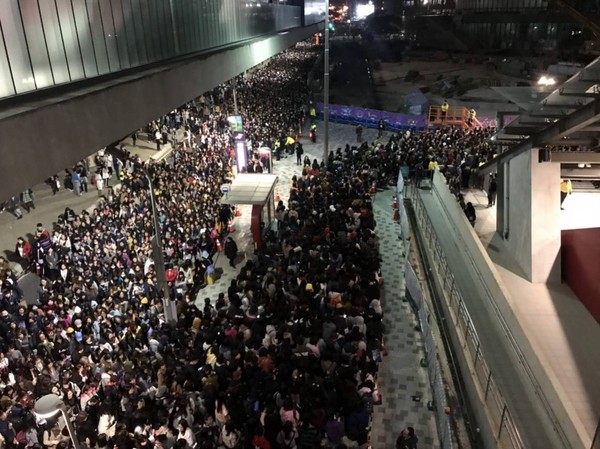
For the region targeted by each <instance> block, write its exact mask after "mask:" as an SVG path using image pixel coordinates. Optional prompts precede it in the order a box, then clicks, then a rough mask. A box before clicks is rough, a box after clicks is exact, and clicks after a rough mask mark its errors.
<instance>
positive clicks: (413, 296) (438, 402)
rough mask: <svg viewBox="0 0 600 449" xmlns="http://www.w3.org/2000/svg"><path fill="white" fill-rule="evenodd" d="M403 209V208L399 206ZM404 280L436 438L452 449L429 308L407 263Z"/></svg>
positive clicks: (443, 384) (446, 396)
mask: <svg viewBox="0 0 600 449" xmlns="http://www.w3.org/2000/svg"><path fill="white" fill-rule="evenodd" d="M400 207H403V206H400ZM404 277H405V280H406V290H407V292H408V293H409V295H410V300H411V303H412V306H413V308H414V309H415V310H416V313H417V316H418V318H419V325H420V327H421V333H422V334H423V341H424V343H425V359H424V362H425V363H424V364H425V365H427V373H428V375H429V383H430V385H431V390H432V392H433V404H432V405H433V408H434V410H435V414H436V416H435V417H436V423H437V428H438V436H439V439H440V446H441V448H442V449H453V448H454V446H455V444H454V443H455V436H454V433H453V431H452V421H451V418H450V416H449V415H448V414H446V412H445V409H446V407H447V406H448V395H447V392H446V385H445V383H444V378H443V376H442V368H441V366H440V361H439V354H438V348H437V343H436V341H435V337H434V335H433V329H432V327H431V326H430V324H429V317H430V316H431V313H430V310H429V306H428V305H427V303H426V302H425V300H424V298H423V292H422V290H421V287H420V285H419V281H418V279H417V276H416V274H415V272H414V270H413V268H412V266H411V265H410V263H408V261H407V262H406V269H405V271H404Z"/></svg>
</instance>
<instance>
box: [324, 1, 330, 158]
mask: <svg viewBox="0 0 600 449" xmlns="http://www.w3.org/2000/svg"><path fill="white" fill-rule="evenodd" d="M324 65H325V73H324V74H323V97H324V98H323V124H324V131H323V162H324V163H325V166H327V162H328V161H329V0H326V1H325V58H324Z"/></svg>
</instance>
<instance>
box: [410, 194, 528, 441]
mask: <svg viewBox="0 0 600 449" xmlns="http://www.w3.org/2000/svg"><path fill="white" fill-rule="evenodd" d="M409 193H410V199H411V202H412V206H413V209H414V212H415V218H416V220H417V223H418V225H419V228H420V230H421V233H422V235H423V243H424V245H425V248H426V249H427V250H428V252H429V254H430V256H431V262H432V269H433V270H435V272H436V273H437V275H438V277H439V280H440V283H441V284H442V288H443V291H444V293H445V294H444V300H445V301H446V303H447V305H448V308H449V309H450V310H451V312H452V313H451V315H452V316H451V317H447V319H448V320H450V319H452V321H453V324H454V326H455V327H456V328H457V331H458V333H459V335H460V336H461V338H462V344H463V349H464V350H465V356H466V357H467V358H468V359H469V360H470V363H471V367H472V370H473V372H474V379H475V381H476V382H477V384H478V386H479V391H480V392H482V396H483V397H482V398H481V400H482V402H483V403H484V405H485V407H486V411H487V416H488V417H489V421H490V425H491V426H492V429H493V430H494V432H496V438H497V440H498V445H499V447H503V448H514V449H525V446H524V444H523V441H522V439H521V437H520V435H519V430H518V428H517V425H516V424H515V421H514V419H513V417H512V415H511V412H510V410H509V408H508V406H507V404H506V402H505V401H504V399H503V397H502V393H501V392H500V390H499V389H498V386H497V385H496V382H495V381H494V377H493V375H492V372H491V370H490V369H489V367H488V365H487V363H486V361H485V356H484V354H483V351H482V349H481V345H480V343H479V338H478V336H477V331H476V329H475V326H474V324H473V321H472V320H471V317H470V315H469V312H468V310H467V307H466V305H465V303H464V301H463V298H462V295H461V292H460V291H459V289H458V286H457V285H456V282H455V279H454V275H453V274H452V270H451V268H450V265H449V263H448V260H447V259H446V256H445V254H444V251H443V249H442V246H441V244H440V242H439V240H438V237H437V235H436V233H435V230H434V228H433V224H432V223H431V220H430V218H429V216H428V214H427V211H426V210H425V207H424V205H423V202H422V200H421V198H420V196H419V194H418V193H417V191H416V188H414V187H413V188H411V189H410V191H409Z"/></svg>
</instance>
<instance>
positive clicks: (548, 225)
mask: <svg viewBox="0 0 600 449" xmlns="http://www.w3.org/2000/svg"><path fill="white" fill-rule="evenodd" d="M538 153H539V150H538V149H537V148H534V149H533V150H531V151H530V152H526V153H524V154H521V155H520V156H517V157H515V158H513V159H512V160H511V161H509V162H508V163H506V165H505V167H504V170H502V174H503V179H502V181H500V179H499V181H500V182H502V183H503V184H504V185H503V186H502V188H500V189H499V191H498V194H499V201H498V208H502V210H503V212H502V213H501V214H498V226H497V229H498V230H499V231H501V230H503V231H504V237H505V239H504V242H505V246H506V248H505V249H506V250H507V252H508V254H509V255H510V256H512V259H513V260H514V261H515V262H516V264H517V265H518V266H519V268H521V270H522V271H523V273H524V275H525V278H526V279H528V280H529V281H531V282H534V283H548V282H560V245H561V239H560V213H561V211H560V164H558V163H551V162H542V163H539V162H538ZM499 174H500V173H499ZM500 197H501V199H500ZM500 220H501V221H502V223H500Z"/></svg>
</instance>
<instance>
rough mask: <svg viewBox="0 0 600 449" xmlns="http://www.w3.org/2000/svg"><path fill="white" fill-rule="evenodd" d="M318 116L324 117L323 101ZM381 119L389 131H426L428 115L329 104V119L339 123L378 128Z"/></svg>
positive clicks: (319, 104)
mask: <svg viewBox="0 0 600 449" xmlns="http://www.w3.org/2000/svg"><path fill="white" fill-rule="evenodd" d="M316 109H317V116H319V117H320V118H322V117H323V103H317V105H316ZM380 119H383V120H384V121H385V129H387V130H389V131H408V130H411V131H425V130H426V129H427V116H426V115H408V114H395V113H393V112H386V111H378V110H376V109H366V108H356V107H353V106H345V105H339V104H330V105H329V120H330V121H332V122H337V123H347V124H352V125H359V124H360V125H362V126H364V127H367V128H376V127H377V124H378V122H379V120H380Z"/></svg>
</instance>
